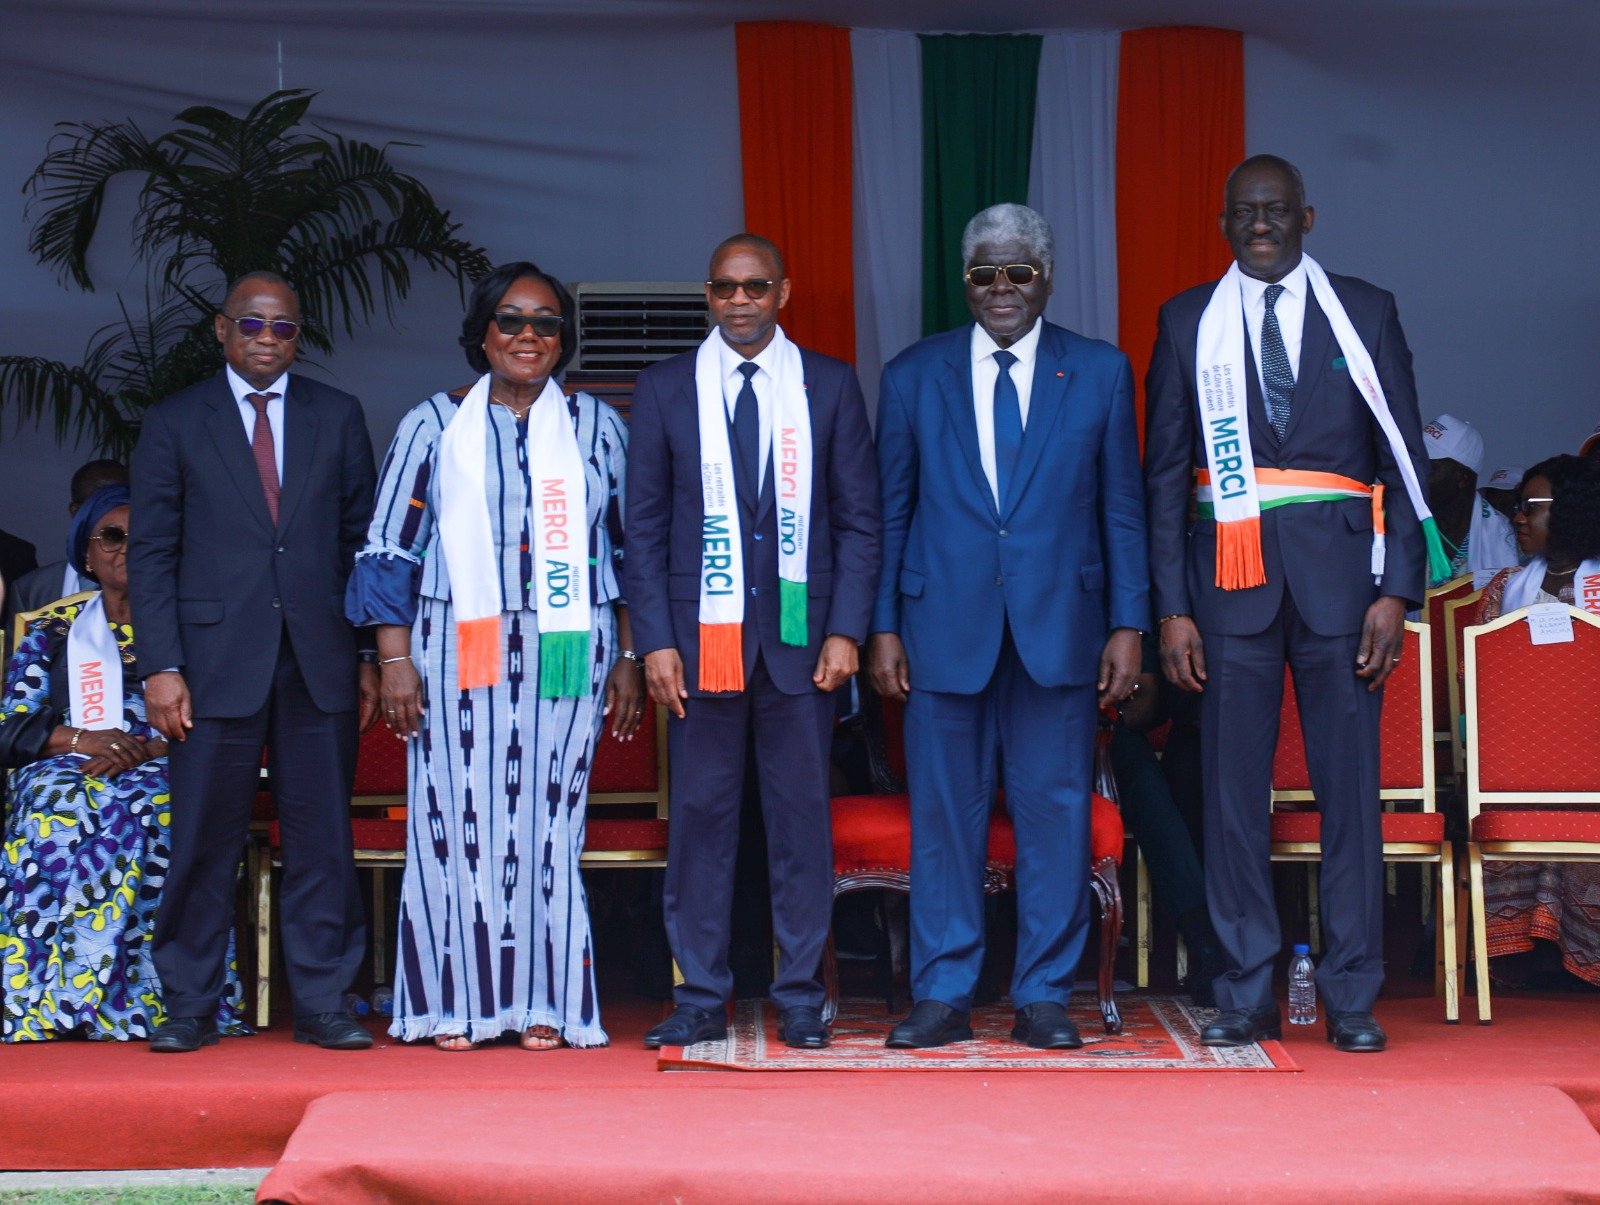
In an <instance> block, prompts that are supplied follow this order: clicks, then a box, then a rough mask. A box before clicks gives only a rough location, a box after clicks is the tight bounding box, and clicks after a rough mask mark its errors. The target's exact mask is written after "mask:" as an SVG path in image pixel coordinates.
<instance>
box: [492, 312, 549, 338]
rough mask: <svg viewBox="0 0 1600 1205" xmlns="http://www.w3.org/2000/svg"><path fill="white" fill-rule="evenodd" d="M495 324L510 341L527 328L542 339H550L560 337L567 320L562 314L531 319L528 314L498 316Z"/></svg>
mask: <svg viewBox="0 0 1600 1205" xmlns="http://www.w3.org/2000/svg"><path fill="white" fill-rule="evenodd" d="M494 324H495V325H496V326H497V327H499V328H500V333H501V334H502V335H504V336H505V337H506V338H508V339H511V338H515V337H516V336H517V335H520V334H521V333H522V328H523V327H525V326H531V327H533V333H534V334H536V335H538V336H539V337H540V338H541V339H548V338H550V337H551V336H552V335H559V334H560V333H561V328H562V327H563V326H565V325H566V324H567V320H566V319H565V318H563V317H562V316H561V315H560V314H535V315H533V316H532V317H531V318H530V317H529V316H528V315H526V314H496V315H495V316H494Z"/></svg>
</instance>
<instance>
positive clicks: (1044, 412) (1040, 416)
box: [1000, 326, 1072, 522]
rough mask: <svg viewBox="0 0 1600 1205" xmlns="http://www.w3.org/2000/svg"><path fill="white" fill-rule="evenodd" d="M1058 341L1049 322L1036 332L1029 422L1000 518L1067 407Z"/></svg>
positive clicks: (1067, 380) (1066, 377) (1068, 373)
mask: <svg viewBox="0 0 1600 1205" xmlns="http://www.w3.org/2000/svg"><path fill="white" fill-rule="evenodd" d="M1061 342H1062V341H1058V339H1057V338H1056V333H1055V331H1054V330H1052V329H1051V328H1050V327H1048V326H1046V327H1045V328H1044V329H1043V330H1041V331H1040V332H1039V348H1038V352H1037V354H1036V355H1035V356H1034V358H1033V392H1032V393H1031V394H1030V395H1029V398H1028V422H1027V425H1026V426H1025V427H1023V429H1022V450H1021V451H1020V452H1019V453H1018V454H1017V468H1016V479H1015V480H1014V481H1013V482H1012V483H1011V485H1010V486H1009V487H1008V488H1007V490H1006V497H1005V509H1004V511H1003V513H1002V514H1001V516H1000V519H1001V522H1005V520H1007V519H1009V518H1010V517H1011V513H1012V512H1013V511H1015V510H1016V508H1017V500H1018V499H1019V498H1021V497H1022V495H1023V492H1024V491H1025V490H1026V489H1027V488H1028V482H1029V481H1030V480H1031V479H1032V477H1033V474H1034V471H1035V470H1036V469H1037V468H1038V467H1039V461H1040V458H1041V457H1043V456H1044V450H1045V449H1046V448H1047V447H1049V446H1050V437H1051V434H1052V432H1053V431H1054V430H1055V426H1056V423H1057V421H1058V420H1059V419H1060V418H1061V412H1062V411H1063V410H1065V409H1066V403H1067V387H1068V386H1069V385H1071V384H1072V367H1071V366H1070V365H1069V364H1068V363H1067V356H1066V349H1065V348H1064V347H1062V346H1060V343H1061Z"/></svg>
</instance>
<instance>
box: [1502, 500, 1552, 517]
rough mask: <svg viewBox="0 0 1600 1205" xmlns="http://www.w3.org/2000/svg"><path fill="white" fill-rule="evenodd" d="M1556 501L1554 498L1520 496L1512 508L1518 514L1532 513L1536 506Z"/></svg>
mask: <svg viewBox="0 0 1600 1205" xmlns="http://www.w3.org/2000/svg"><path fill="white" fill-rule="evenodd" d="M1554 501H1555V499H1554V498H1519V499H1518V500H1517V503H1516V505H1515V506H1513V507H1512V508H1511V510H1512V513H1514V514H1518V515H1527V514H1532V513H1533V508H1534V507H1536V506H1544V505H1548V504H1549V503H1551V502H1554Z"/></svg>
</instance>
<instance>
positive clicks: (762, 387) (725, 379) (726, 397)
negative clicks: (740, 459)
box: [720, 340, 778, 495]
mask: <svg viewBox="0 0 1600 1205" xmlns="http://www.w3.org/2000/svg"><path fill="white" fill-rule="evenodd" d="M720 347H721V353H722V398H723V401H724V403H725V404H726V405H727V407H728V422H729V423H730V424H731V423H732V422H733V412H734V411H735V410H736V409H737V408H738V405H739V391H740V390H741V389H743V388H744V373H742V372H740V371H739V365H741V364H754V365H755V366H756V367H757V368H758V369H760V371H759V372H757V373H756V374H755V375H753V376H752V377H751V378H750V388H752V389H754V390H755V391H756V409H757V410H758V411H759V412H760V415H761V425H760V427H759V428H758V430H759V431H760V434H759V435H758V436H757V439H758V440H759V441H760V442H759V443H758V444H757V447H759V448H760V449H761V471H760V472H759V473H757V474H756V493H757V494H758V495H759V494H760V493H761V489H762V486H764V485H765V484H766V480H767V461H768V460H769V459H771V457H770V456H768V455H767V451H768V449H770V448H771V447H772V390H773V386H774V382H775V378H774V377H773V375H772V370H773V369H774V368H775V367H776V366H777V355H778V353H777V352H776V350H774V348H773V345H772V344H771V343H769V344H767V345H766V346H765V347H763V348H762V349H761V350H760V351H759V352H757V353H756V355H755V356H754V357H753V358H751V359H749V360H747V359H745V358H744V357H743V356H741V355H740V354H739V353H738V352H736V351H734V350H733V348H731V347H729V346H728V343H727V341H726V340H721V342H720ZM729 434H730V437H731V435H732V432H730V433H729Z"/></svg>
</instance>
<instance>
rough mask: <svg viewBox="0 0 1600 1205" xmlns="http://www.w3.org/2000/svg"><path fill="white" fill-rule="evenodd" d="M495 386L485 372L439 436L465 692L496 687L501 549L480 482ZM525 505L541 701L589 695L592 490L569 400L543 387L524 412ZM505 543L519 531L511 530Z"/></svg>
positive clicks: (443, 536)
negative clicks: (528, 488)
mask: <svg viewBox="0 0 1600 1205" xmlns="http://www.w3.org/2000/svg"><path fill="white" fill-rule="evenodd" d="M489 383H490V377H489V375H488V374H487V373H485V374H484V375H483V376H482V377H480V378H479V379H478V382H477V383H476V384H475V385H473V387H472V388H471V389H469V390H468V391H467V395H466V397H464V398H462V399H461V404H460V405H459V406H458V407H457V408H456V413H455V416H454V417H453V418H452V419H451V420H450V422H449V424H448V425H447V426H446V427H445V429H444V433H443V434H442V435H441V436H440V438H439V458H438V464H439V470H438V473H439V475H438V485H437V491H438V499H439V540H440V543H441V544H442V545H443V546H444V555H445V564H446V565H447V566H448V568H449V574H450V601H451V606H452V607H453V608H454V609H455V614H456V637H457V640H456V672H457V678H458V682H459V685H460V688H461V689H462V690H471V689H473V688H474V687H478V686H494V685H495V684H497V683H498V682H499V681H500V672H501V665H500V657H501V654H500V649H501V633H500V614H501V612H502V611H503V610H504V608H505V600H504V598H503V597H502V592H501V586H500V550H499V549H498V548H496V547H495V542H494V529H493V526H492V524H491V522H490V519H489V498H488V493H487V491H486V489H485V483H484V465H485V463H486V459H487V455H488V438H489ZM527 423H528V457H529V476H530V478H531V480H532V484H533V496H532V497H530V498H528V499H527V500H526V502H527V505H528V508H529V527H530V529H531V530H532V532H533V548H532V552H533V565H534V583H535V586H534V588H535V597H536V600H537V601H536V606H537V608H538V612H537V617H538V624H539V696H540V698H547V699H548V698H576V697H579V696H580V695H582V694H584V693H586V692H587V690H588V684H589V673H588V668H589V667H588V650H589V608H590V598H589V595H590V585H589V510H588V497H587V495H588V487H587V481H586V479H585V475H584V471H583V459H582V457H581V456H580V455H579V454H578V438H577V434H576V433H575V432H574V431H573V428H572V420H571V417H570V415H569V414H568V412H567V399H566V397H565V395H564V394H563V393H562V392H561V387H560V386H559V385H557V384H556V383H555V381H554V379H552V380H549V381H546V382H545V387H544V390H543V392H541V393H540V394H539V396H538V398H537V399H535V401H534V403H533V407H532V409H531V410H529V411H528V418H527ZM506 534H507V538H509V539H514V538H516V534H517V533H513V532H508V533H506Z"/></svg>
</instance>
